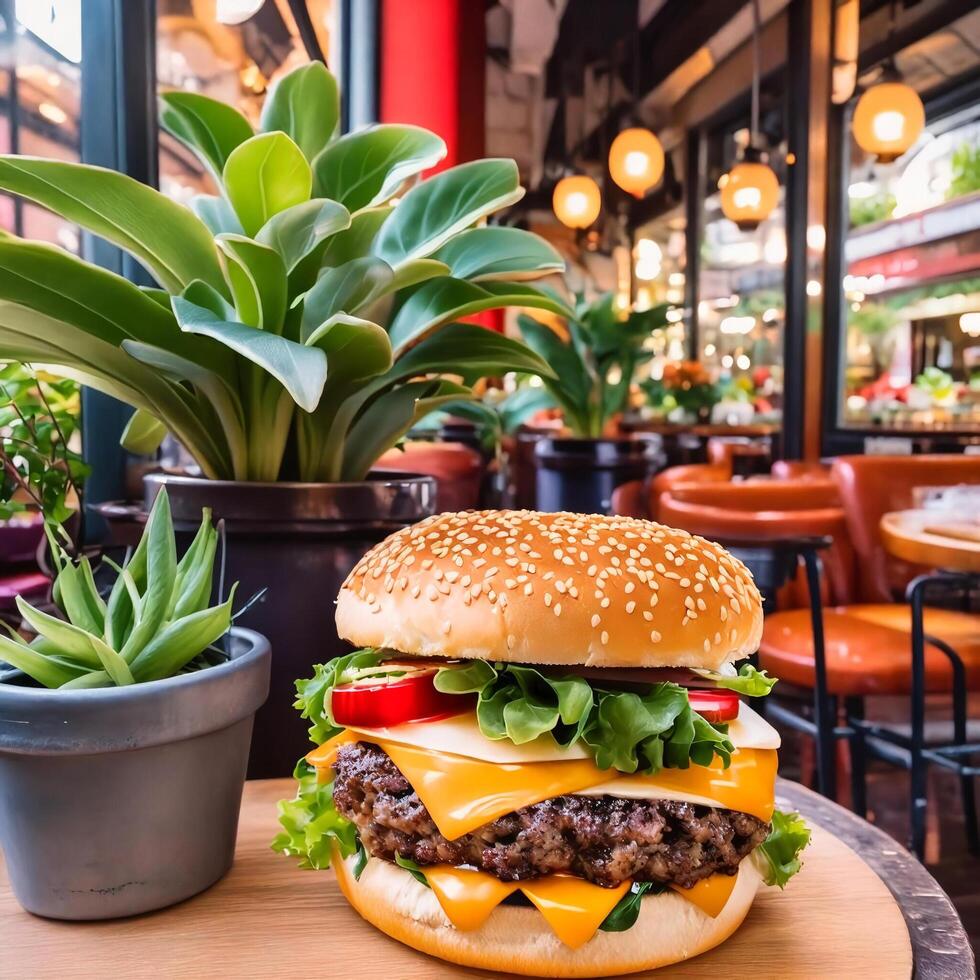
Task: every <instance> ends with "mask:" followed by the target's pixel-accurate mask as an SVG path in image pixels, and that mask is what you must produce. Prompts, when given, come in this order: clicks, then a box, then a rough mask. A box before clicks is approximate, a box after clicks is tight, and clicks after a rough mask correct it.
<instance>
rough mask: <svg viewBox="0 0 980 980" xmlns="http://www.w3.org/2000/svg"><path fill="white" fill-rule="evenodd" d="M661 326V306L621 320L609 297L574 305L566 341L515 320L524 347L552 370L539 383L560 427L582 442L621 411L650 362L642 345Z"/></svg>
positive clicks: (664, 320)
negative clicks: (561, 417) (641, 368)
mask: <svg viewBox="0 0 980 980" xmlns="http://www.w3.org/2000/svg"><path fill="white" fill-rule="evenodd" d="M666 325H667V306H666V305H664V306H655V307H651V308H650V309H649V310H644V311H642V312H640V311H635V310H634V311H631V312H630V313H629V314H628V315H627V316H626V317H623V316H621V315H620V313H619V311H618V310H617V308H616V304H615V301H614V297H613V295H612V294H611V293H609V294H606V295H605V296H603V297H601V298H600V299H598V300H596V301H594V302H592V303H587V302H585V301H584V300H580V301H579V302H578V303H577V304H576V307H575V315H574V316H573V317H570V318H569V320H568V339H567V340H564V339H562V337H560V336H559V335H558V333H557V332H556V331H555V330H552V329H551V328H550V327H548V326H546V325H545V324H543V323H539V322H538V321H537V320H535V319H533V318H532V317H530V316H527V315H524V316H522V317H521V318H520V326H521V333H522V335H523V337H524V339H525V341H526V342H527V344H528V346H529V347H530V348H531V349H532V350H533V351H535V352H536V353H537V354H539V355H540V356H541V357H542V358H543V359H544V360H546V361H547V362H548V363H549V364H550V365H551V367H552V368H553V370H554V374H555V376H554V377H544V378H543V381H544V385H545V387H546V388H547V390H548V391H549V392H550V393H551V395H552V397H553V398H554V400H555V402H556V403H557V404H558V405H559V406H560V407H561V409H562V413H563V415H564V417H565V424H566V425H567V426H568V428H569V429H571V431H572V433H573V434H574V435H577V436H585V437H596V436H600V435H602V432H603V430H604V428H605V426H606V423H607V422H608V421H609V420H610V419H611V418H612V417H613V416H614V415H616V414H617V413H618V412H622V411H623V410H624V409H625V407H626V404H627V401H628V399H629V391H630V384H631V383H632V381H633V375H634V373H635V372H636V369H637V367H638V366H639V365H640V364H642V363H643V362H644V361H647V360H649V359H650V358H651V357H652V356H653V354H652V352H651V351H649V350H645V349H644V341H646V340H647V338H648V337H649V336H650V334H651V333H652V332H653V331H654V330H658V329H661V328H663V327H665V326H666Z"/></svg>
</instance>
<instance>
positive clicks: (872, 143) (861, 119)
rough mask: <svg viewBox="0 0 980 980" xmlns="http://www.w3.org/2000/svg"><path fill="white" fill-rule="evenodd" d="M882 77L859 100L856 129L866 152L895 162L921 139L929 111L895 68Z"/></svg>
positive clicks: (887, 70) (855, 113)
mask: <svg viewBox="0 0 980 980" xmlns="http://www.w3.org/2000/svg"><path fill="white" fill-rule="evenodd" d="M882 78H883V81H881V82H879V83H878V84H877V85H872V86H871V88H869V89H867V90H866V91H865V92H864V94H863V95H862V96H861V98H860V99H858V104H857V107H856V108H855V109H854V121H853V123H852V128H853V132H854V139H855V140H857V144H858V146H860V147H861V149H862V150H865V151H866V152H867V153H873V154H874V155H875V156H876V157H877V158H878V159H879V160H880V161H881V162H882V163H891V162H892V161H893V160H897V159H898V158H899V157H900V156H901V155H902V154H903V153H904V152H905V151H906V150H908V149H909V148H910V147H911V146H912V144H913V143H915V141H916V140H917V139H918V138H919V134H920V133H921V132H922V130H923V128H924V127H925V124H926V112H925V109H924V108H923V106H922V99H920V98H919V94H918V92H916V91H915V89H914V88H912V87H911V86H909V85H906V84H905V83H904V82H903V81H902V80H901V77H900V76H899V74H898V72H897V71H896V70H895V69H894V67H886V69H885V72H884V74H883V75H882Z"/></svg>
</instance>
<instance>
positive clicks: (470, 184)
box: [373, 159, 524, 268]
mask: <svg viewBox="0 0 980 980" xmlns="http://www.w3.org/2000/svg"><path fill="white" fill-rule="evenodd" d="M523 196H524V189H523V188H522V187H521V184H520V177H519V176H518V173H517V164H516V163H514V161H513V160H493V159H491V160H476V161H474V162H473V163H463V164H460V165H459V166H457V167H452V168H450V169H449V170H444V171H443V172H442V173H441V174H436V176H435V177H430V178H429V179H428V180H424V181H422V183H420V184H417V185H416V186H415V187H413V188H412V189H411V190H410V191H409V192H408V193H407V194H406V195H405V196H404V197H403V198H402V199H401V201H400V202H399V204H398V207H397V208H395V210H394V213H393V214H392V215H391V217H390V218H389V219H388V220H387V221H386V222H385V223H384V225H383V226H382V228H381V231H380V232H379V233H378V236H377V238H376V239H375V241H374V246H373V251H374V254H375V255H377V256H378V257H379V258H382V259H384V260H385V261H386V262H387V263H388V264H389V265H390V266H392V267H393V268H397V267H398V266H399V265H401V264H402V263H403V262H406V261H407V260H409V259H423V258H426V257H428V256H430V255H432V254H433V253H434V252H436V251H438V250H439V249H440V248H442V246H443V245H445V244H446V242H448V241H449V240H450V239H451V238H452V237H453V235H456V234H458V233H459V232H461V231H462V230H463V229H464V228H468V227H469V226H470V225H472V224H474V223H475V222H477V221H479V220H480V218H484V217H486V216H487V215H488V214H493V213H494V212H495V211H499V210H500V209H501V208H505V207H509V206H510V205H511V204H515V203H516V202H517V201H519V200H520V199H521V198H522V197H523Z"/></svg>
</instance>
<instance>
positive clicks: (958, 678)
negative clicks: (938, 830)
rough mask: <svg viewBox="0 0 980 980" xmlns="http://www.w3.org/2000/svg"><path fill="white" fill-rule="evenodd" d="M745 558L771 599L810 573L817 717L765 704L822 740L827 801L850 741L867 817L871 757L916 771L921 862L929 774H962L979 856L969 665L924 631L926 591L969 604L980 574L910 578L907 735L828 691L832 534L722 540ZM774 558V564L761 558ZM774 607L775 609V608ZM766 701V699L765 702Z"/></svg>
mask: <svg viewBox="0 0 980 980" xmlns="http://www.w3.org/2000/svg"><path fill="white" fill-rule="evenodd" d="M721 543H722V544H724V545H725V546H726V547H727V548H729V549H730V550H731V551H732V552H733V553H734V554H736V555H737V556H738V557H739V558H741V559H742V561H744V562H745V563H746V565H748V567H749V568H750V569H752V570H753V574H755V575H757V577H758V579H759V580H760V583H759V584H760V590H761V591H762V592H763V595H765V596H766V598H767V605H768V600H774V598H775V594H776V591H777V590H778V588H779V587H780V586H781V585H782V584H783V583H784V582H785V581H786V580H787V579H788V578H789V576H790V575H791V574H792V572H793V571H794V570H795V567H796V563H797V559H798V558H802V559H803V564H804V569H805V572H806V581H807V591H808V593H809V601H810V623H811V629H812V631H813V672H814V686H813V702H812V706H811V709H810V711H811V717H809V718H808V717H806V716H804V715H802V714H800V713H798V712H797V711H794V710H793V709H792V708H790V707H787V706H786V705H784V704H778V703H775V702H773V703H765V702H764V703H762V704H760V705H759V707H760V708H761V709H762V710H763V711H764V713H765V714H767V715H768V716H769V717H771V718H774V719H776V720H778V721H780V722H782V723H783V724H785V725H786V726H788V727H790V728H792V729H794V730H795V731H800V732H803V733H804V734H806V735H809V736H810V737H812V738H813V740H814V743H815V745H816V757H817V759H816V770H817V772H816V775H817V789H818V791H819V792H820V794H821V795H822V796H826V797H827V798H828V799H831V800H836V798H837V767H836V751H835V746H836V743H837V741H838V740H840V739H845V740H846V741H847V743H848V746H849V750H850V756H851V779H850V783H851V807H852V809H853V810H854V811H855V812H856V813H858V814H859V815H860V816H862V817H863V816H866V814H867V779H866V771H867V759H868V757H869V756H870V757H873V758H877V759H881V760H883V761H885V762H888V763H890V764H891V765H895V766H898V767H900V768H904V769H907V770H909V774H910V784H911V785H910V793H909V828H910V831H909V840H910V848H911V850H912V851H913V852H914V853H915V854H916V855H917V856H918V857H919V858H920V859H921V858H922V857H923V855H924V851H925V820H926V808H927V802H928V799H927V798H928V793H927V778H928V767H929V765H930V764H936V765H939V766H942V767H943V768H945V769H947V770H951V771H953V772H955V773H957V775H958V776H959V778H960V792H961V796H962V799H963V813H964V819H965V822H966V835H967V844H968V847H969V849H970V851H971V853H973V854H980V826H978V821H977V806H976V799H975V795H974V785H973V781H974V777H975V776H978V775H980V761H974V759H973V757H974V756H977V757H980V743H969V742H968V741H967V693H968V692H967V685H966V668H965V666H964V664H963V661H962V659H961V658H960V656H959V655H958V654H957V653H956V650H955V649H954V648H953V647H952V646H951V645H950V644H949V643H947V642H945V641H944V640H942V639H941V638H939V637H936V636H932V635H929V634H927V633H926V632H925V629H924V608H925V598H926V593H927V592H928V591H929V590H930V589H931V590H933V591H934V592H935V591H936V590H938V588H939V587H944V588H945V589H946V590H947V591H955V592H963V593H964V595H965V597H966V601H967V604H968V603H969V596H970V594H971V590H972V589H974V588H977V587H978V586H980V576H977V575H969V574H964V573H957V572H941V573H930V574H927V575H922V576H920V577H918V578H916V579H915V580H914V581H912V582H910V583H909V586H908V589H907V591H906V597H907V599H908V602H909V605H910V607H911V613H912V631H911V640H910V648H911V672H912V677H911V681H912V684H911V690H910V695H909V696H910V720H911V732H910V734H909V735H905V734H903V733H901V732H896V731H894V730H893V729H890V728H889V727H888V726H887V725H883V724H881V723H878V722H870V721H867V720H866V719H865V711H864V698H863V697H859V696H854V697H845V698H842V699H839V698H838V697H837V696H836V695H832V694H831V693H830V692H829V691H828V689H827V663H826V647H825V640H824V624H823V601H822V599H821V596H820V577H821V570H820V557H819V554H818V552H819V551H820V550H822V549H824V548H827V547H829V545H830V544H831V541H830V539H829V538H797V539H784V540H780V541H772V542H768V541H753V542H747V541H744V540H729V541H722V542H721ZM763 554H765V555H767V556H768V558H767V559H766V561H767V562H768V564H764V563H762V562H760V556H761V555H763ZM769 608H774V604H773V606H770V607H769ZM927 641H928V642H929V643H931V644H933V645H934V646H935V647H936V648H937V649H939V650H941V651H942V653H943V654H944V655H945V656H946V657H947V658H948V659H949V662H950V665H951V667H952V691H951V696H952V707H953V740H952V742H949V743H943V744H939V745H927V743H926V739H925V705H926V683H925V644H926V642H927ZM761 700H762V699H760V701H761ZM841 708H843V712H841V711H840V709H841Z"/></svg>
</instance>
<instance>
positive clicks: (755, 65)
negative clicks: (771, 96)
mask: <svg viewBox="0 0 980 980" xmlns="http://www.w3.org/2000/svg"><path fill="white" fill-rule="evenodd" d="M760 19H761V18H760V14H759V0H752V121H751V124H750V128H749V146H754V145H755V140H756V137H757V135H758V133H759V21H760Z"/></svg>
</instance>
